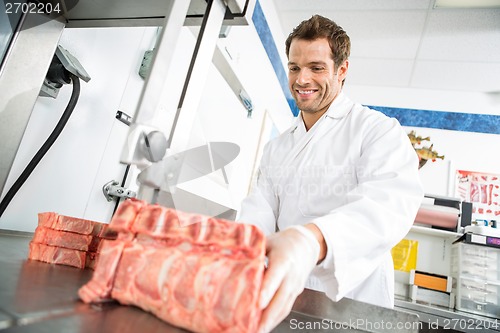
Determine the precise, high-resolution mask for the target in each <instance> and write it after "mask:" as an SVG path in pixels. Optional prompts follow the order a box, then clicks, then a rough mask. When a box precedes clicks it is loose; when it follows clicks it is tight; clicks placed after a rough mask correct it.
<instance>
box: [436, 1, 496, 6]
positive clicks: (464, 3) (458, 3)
mask: <svg viewBox="0 0 500 333" xmlns="http://www.w3.org/2000/svg"><path fill="white" fill-rule="evenodd" d="M434 8H500V0H436V2H435V3H434Z"/></svg>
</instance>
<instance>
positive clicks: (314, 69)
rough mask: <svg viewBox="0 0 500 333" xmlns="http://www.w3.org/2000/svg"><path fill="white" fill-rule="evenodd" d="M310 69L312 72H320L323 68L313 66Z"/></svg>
mask: <svg viewBox="0 0 500 333" xmlns="http://www.w3.org/2000/svg"><path fill="white" fill-rule="evenodd" d="M311 69H312V71H313V72H322V71H323V70H324V68H323V67H320V66H314V67H312V68H311Z"/></svg>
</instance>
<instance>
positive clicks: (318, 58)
mask: <svg viewBox="0 0 500 333" xmlns="http://www.w3.org/2000/svg"><path fill="white" fill-rule="evenodd" d="M347 66H348V62H347V61H346V62H344V64H342V65H341V66H339V67H338V68H337V70H335V64H334V63H333V59H332V53H331V50H330V45H329V44H328V40H327V39H326V38H320V39H316V40H312V41H309V40H303V39H293V40H292V43H291V44H290V50H289V52H288V86H289V88H290V91H291V93H292V96H293V98H294V99H295V101H296V103H297V106H298V107H299V109H300V110H301V111H303V112H306V113H316V112H325V111H326V110H327V109H328V107H329V106H330V104H331V103H332V101H333V100H334V99H335V97H336V96H337V95H338V94H339V92H340V90H341V88H342V80H343V79H344V78H345V76H346V74H347Z"/></svg>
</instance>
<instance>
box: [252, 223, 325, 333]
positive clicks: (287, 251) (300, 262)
mask: <svg viewBox="0 0 500 333" xmlns="http://www.w3.org/2000/svg"><path fill="white" fill-rule="evenodd" d="M266 253H267V258H268V267H267V269H266V271H265V273H264V280H263V281H262V289H261V294H260V301H259V305H260V307H261V308H262V309H264V310H263V312H262V317H261V322H260V326H259V333H267V332H270V331H271V330H272V329H273V328H274V327H275V326H277V325H278V324H279V323H280V322H281V321H283V319H285V318H286V316H287V315H288V314H289V313H290V311H291V310H292V306H293V303H294V302H295V299H296V298H297V296H299V295H300V293H302V291H303V290H304V287H305V285H306V281H307V278H308V277H309V274H310V273H311V271H312V270H313V268H314V267H315V266H316V263H317V262H318V257H319V253H320V245H319V243H318V240H317V239H316V237H315V236H314V234H313V232H312V231H310V230H308V229H307V228H306V227H304V226H300V225H297V226H292V227H289V228H286V229H285V230H283V231H281V232H278V233H276V234H273V235H271V236H269V237H268V238H267V240H266Z"/></svg>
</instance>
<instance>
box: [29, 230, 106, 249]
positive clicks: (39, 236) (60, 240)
mask: <svg viewBox="0 0 500 333" xmlns="http://www.w3.org/2000/svg"><path fill="white" fill-rule="evenodd" d="M32 242H34V243H39V244H46V245H51V246H59V247H64V248H67V249H74V250H80V251H90V252H98V249H99V245H100V243H101V238H100V237H97V236H92V235H82V234H77V233H74V232H67V231H61V230H55V229H49V228H45V227H38V228H36V230H35V235H34V236H33V240H32Z"/></svg>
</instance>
